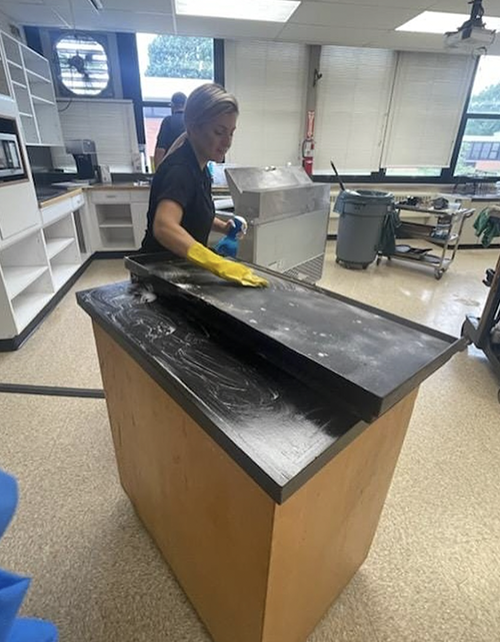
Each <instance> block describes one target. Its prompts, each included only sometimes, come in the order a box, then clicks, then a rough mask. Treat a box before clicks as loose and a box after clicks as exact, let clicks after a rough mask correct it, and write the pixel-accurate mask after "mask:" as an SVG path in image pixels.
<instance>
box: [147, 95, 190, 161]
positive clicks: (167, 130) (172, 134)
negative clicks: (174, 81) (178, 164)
mask: <svg viewBox="0 0 500 642" xmlns="http://www.w3.org/2000/svg"><path fill="white" fill-rule="evenodd" d="M171 103H172V115H171V116H167V117H166V118H164V119H163V121H162V123H161V126H160V131H159V132H158V138H157V139H156V147H155V154H154V162H155V169H158V166H159V164H160V163H161V161H162V160H163V159H164V158H165V154H166V153H167V152H168V150H169V149H170V147H171V145H172V143H173V142H174V141H175V140H176V139H177V138H178V137H179V136H180V135H181V134H182V132H183V131H184V129H185V127H184V107H185V105H186V94H183V93H182V92H181V91H178V92H176V93H175V94H174V95H173V96H172V100H171Z"/></svg>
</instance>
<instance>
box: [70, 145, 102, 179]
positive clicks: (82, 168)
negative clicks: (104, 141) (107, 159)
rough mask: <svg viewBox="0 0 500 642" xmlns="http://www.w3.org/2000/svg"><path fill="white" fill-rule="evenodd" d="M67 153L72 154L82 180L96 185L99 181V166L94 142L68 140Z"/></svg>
mask: <svg viewBox="0 0 500 642" xmlns="http://www.w3.org/2000/svg"><path fill="white" fill-rule="evenodd" d="M66 152H67V153H68V154H72V155H73V158H74V159H75V163H76V171H77V174H78V178H79V179H80V180H88V181H89V183H95V182H97V179H98V173H99V165H98V163H97V153H96V148H95V143H94V141H93V140H88V139H80V140H68V141H67V143H66Z"/></svg>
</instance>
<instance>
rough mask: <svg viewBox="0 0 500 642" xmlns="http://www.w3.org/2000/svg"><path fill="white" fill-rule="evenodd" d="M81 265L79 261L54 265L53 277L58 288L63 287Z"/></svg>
mask: <svg viewBox="0 0 500 642" xmlns="http://www.w3.org/2000/svg"><path fill="white" fill-rule="evenodd" d="M79 267H80V264H79V263H71V264H68V263H62V264H61V265H53V266H52V277H53V279H54V286H55V288H56V290H58V289H59V288H60V287H62V286H63V285H64V284H65V283H66V281H67V280H68V279H70V278H71V277H72V276H73V274H74V273H75V272H76V271H77V270H78V268H79Z"/></svg>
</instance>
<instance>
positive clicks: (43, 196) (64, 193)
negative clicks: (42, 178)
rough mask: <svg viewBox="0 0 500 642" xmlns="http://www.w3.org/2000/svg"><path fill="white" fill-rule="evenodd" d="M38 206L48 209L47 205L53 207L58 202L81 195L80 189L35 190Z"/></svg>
mask: <svg viewBox="0 0 500 642" xmlns="http://www.w3.org/2000/svg"><path fill="white" fill-rule="evenodd" d="M35 191H36V195H37V200H38V205H39V207H49V205H55V204H56V203H59V202H60V201H64V200H65V199H67V198H71V197H72V196H76V195H77V194H81V193H82V188H81V187H75V188H72V189H67V190H63V189H56V188H50V187H49V188H35Z"/></svg>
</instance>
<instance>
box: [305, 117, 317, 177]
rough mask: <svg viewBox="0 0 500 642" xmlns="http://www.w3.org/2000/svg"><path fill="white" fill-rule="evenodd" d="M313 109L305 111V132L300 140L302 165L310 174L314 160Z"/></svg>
mask: <svg viewBox="0 0 500 642" xmlns="http://www.w3.org/2000/svg"><path fill="white" fill-rule="evenodd" d="M314 115H315V114H314V111H308V112H307V133H306V137H305V139H304V140H303V142H302V167H303V168H304V169H305V171H306V172H307V173H308V174H309V176H311V175H312V172H313V160H314V138H313V136H314Z"/></svg>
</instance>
